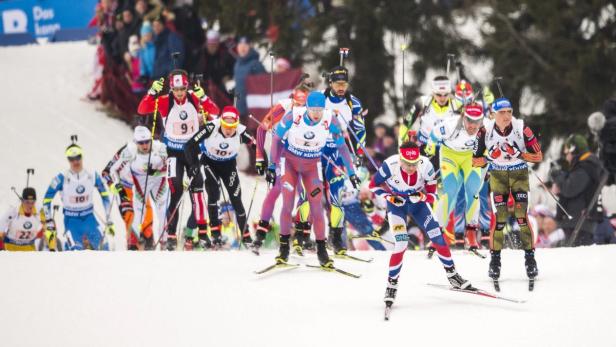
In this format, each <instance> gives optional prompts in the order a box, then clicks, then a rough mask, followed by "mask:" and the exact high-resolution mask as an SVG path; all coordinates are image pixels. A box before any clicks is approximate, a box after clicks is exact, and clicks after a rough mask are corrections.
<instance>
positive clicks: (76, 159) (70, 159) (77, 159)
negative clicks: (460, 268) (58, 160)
mask: <svg viewBox="0 0 616 347" xmlns="http://www.w3.org/2000/svg"><path fill="white" fill-rule="evenodd" d="M80 160H81V155H78V156H75V157H69V158H68V161H80Z"/></svg>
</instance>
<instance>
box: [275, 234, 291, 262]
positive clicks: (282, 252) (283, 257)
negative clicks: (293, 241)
mask: <svg viewBox="0 0 616 347" xmlns="http://www.w3.org/2000/svg"><path fill="white" fill-rule="evenodd" d="M290 236H291V235H280V248H279V251H278V256H277V257H276V264H286V263H287V262H288V261H289V251H290V248H289V238H290Z"/></svg>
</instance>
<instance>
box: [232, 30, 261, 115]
mask: <svg viewBox="0 0 616 347" xmlns="http://www.w3.org/2000/svg"><path fill="white" fill-rule="evenodd" d="M265 72H266V71H265V67H263V64H261V62H260V61H259V53H257V51H255V50H254V48H252V47H251V46H250V40H249V39H248V38H247V37H241V38H240V39H239V41H238V43H237V60H236V61H235V66H234V68H233V77H234V79H235V93H236V95H237V96H238V99H237V109H238V110H239V111H240V116H242V117H245V116H247V115H248V107H247V106H246V77H247V76H248V75H255V74H260V73H265Z"/></svg>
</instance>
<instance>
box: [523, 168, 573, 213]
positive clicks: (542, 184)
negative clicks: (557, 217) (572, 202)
mask: <svg viewBox="0 0 616 347" xmlns="http://www.w3.org/2000/svg"><path fill="white" fill-rule="evenodd" d="M530 171H532V173H533V174H534V175H535V177H536V178H537V180H539V183H541V186H542V187H543V189H545V191H546V192H548V194H550V196H551V197H552V199H554V201H555V202H556V205H558V207H560V209H561V211H563V212H564V213H565V214H566V215H567V218H569V219H573V217H571V215H570V214H569V213H568V212H567V210H565V208H564V207H563V205H561V204H560V202H558V198H557V197H556V196H554V194H553V193H552V192H551V191H550V190H549V189H548V187H547V186H546V185H545V183H543V180H542V179H541V177H539V175H537V173H536V172H535V171H533V170H530Z"/></svg>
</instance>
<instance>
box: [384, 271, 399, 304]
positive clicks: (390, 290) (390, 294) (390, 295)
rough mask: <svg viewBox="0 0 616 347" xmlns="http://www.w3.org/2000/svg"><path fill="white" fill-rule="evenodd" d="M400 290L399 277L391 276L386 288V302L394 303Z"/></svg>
mask: <svg viewBox="0 0 616 347" xmlns="http://www.w3.org/2000/svg"><path fill="white" fill-rule="evenodd" d="M397 292H398V279H397V278H391V277H389V278H388V279H387V288H386V289H385V298H384V299H383V300H384V301H385V304H390V305H391V304H392V303H393V302H394V300H396V293H397Z"/></svg>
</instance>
